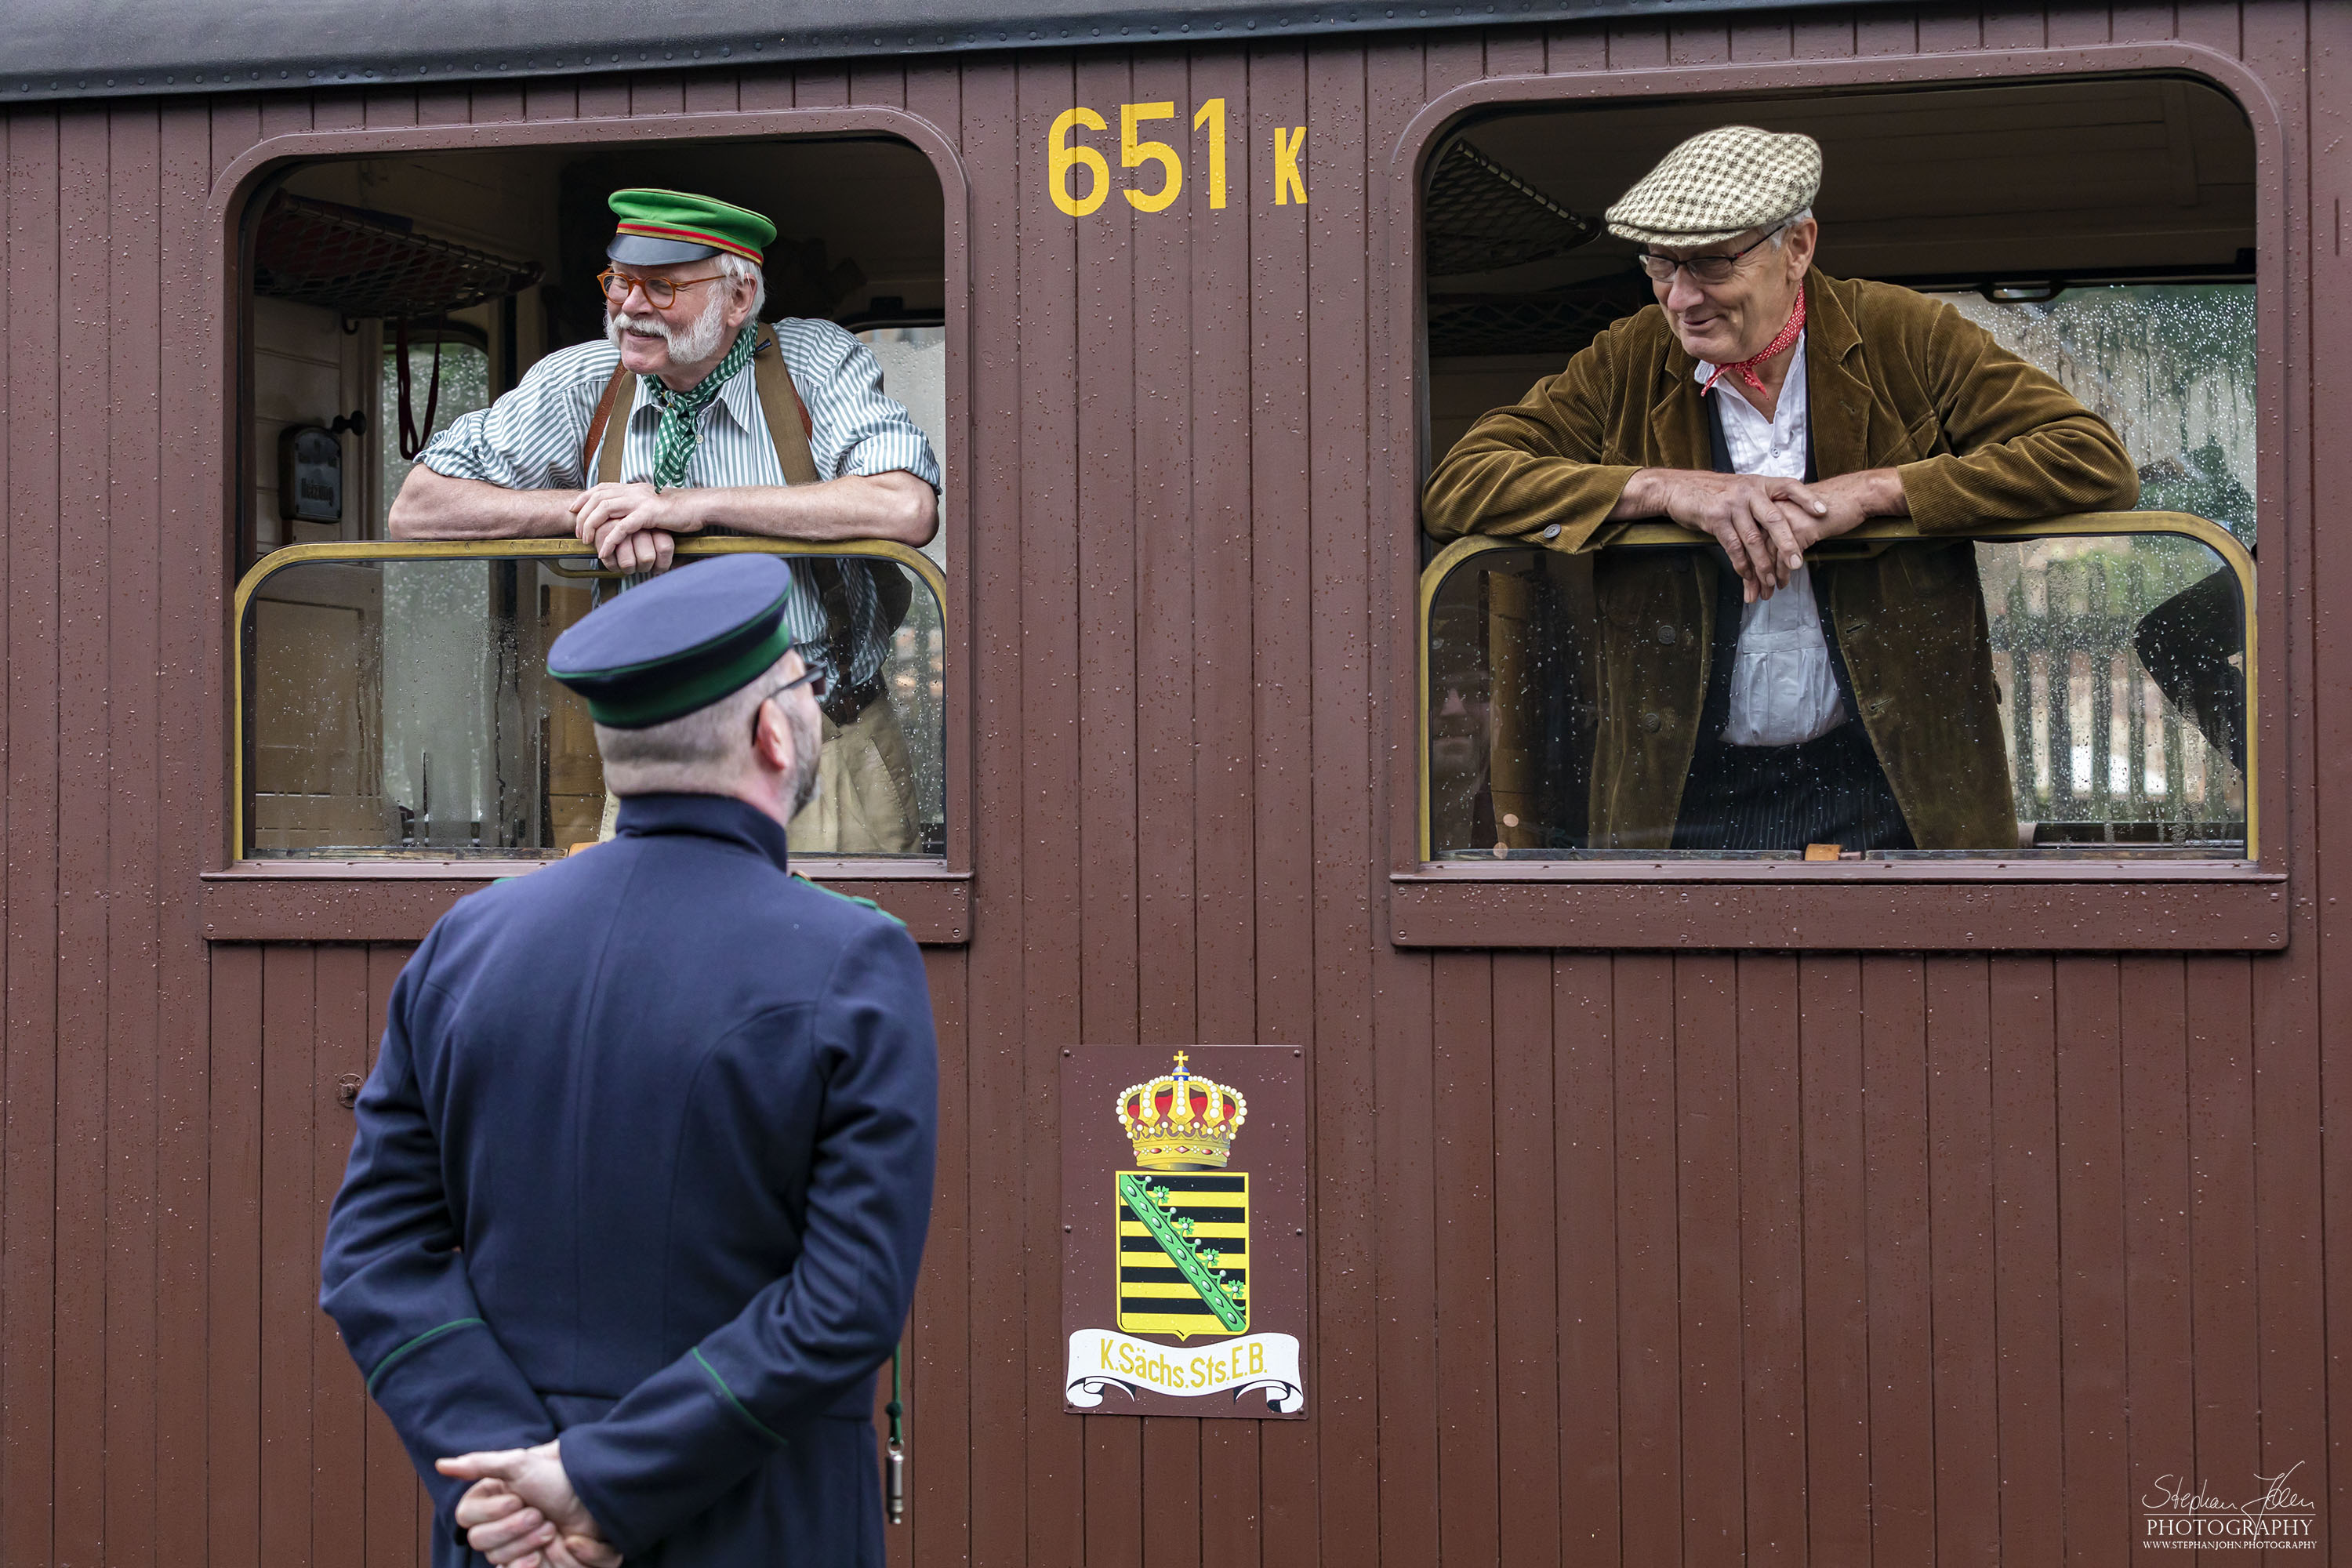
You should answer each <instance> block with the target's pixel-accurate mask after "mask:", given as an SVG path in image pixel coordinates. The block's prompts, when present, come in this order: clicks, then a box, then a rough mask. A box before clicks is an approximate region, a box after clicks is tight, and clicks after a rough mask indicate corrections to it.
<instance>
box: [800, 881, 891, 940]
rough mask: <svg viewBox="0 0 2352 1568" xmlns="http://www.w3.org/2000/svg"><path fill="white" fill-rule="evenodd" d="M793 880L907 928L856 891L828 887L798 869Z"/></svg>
mask: <svg viewBox="0 0 2352 1568" xmlns="http://www.w3.org/2000/svg"><path fill="white" fill-rule="evenodd" d="M793 880H794V881H796V882H798V883H800V884H801V885H802V886H803V887H809V888H814V889H816V890H817V891H818V892H820V893H823V894H824V895H825V896H826V897H827V898H832V899H839V900H841V901H842V902H843V903H845V904H856V906H857V907H858V908H860V909H866V910H873V911H874V912H875V913H876V914H877V915H880V916H881V917H882V918H883V919H884V920H886V921H891V922H893V923H894V924H896V925H897V926H898V929H899V930H900V931H904V930H906V929H907V922H906V921H902V920H900V919H898V916H897V915H894V914H892V913H891V912H890V911H889V910H886V909H884V908H883V907H882V906H881V905H879V904H877V903H876V902H875V901H874V900H871V899H861V898H859V897H858V896H857V895H856V893H845V892H843V891H842V890H841V889H838V888H828V887H826V886H825V885H824V883H823V882H818V881H813V880H811V879H809V878H806V877H803V876H802V875H801V874H800V873H799V872H798V871H795V872H793Z"/></svg>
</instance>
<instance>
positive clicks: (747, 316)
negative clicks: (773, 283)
mask: <svg viewBox="0 0 2352 1568" xmlns="http://www.w3.org/2000/svg"><path fill="white" fill-rule="evenodd" d="M729 281H730V282H731V283H733V284H734V286H735V297H734V298H733V299H732V300H729V301H728V305H727V330H728V331H730V332H732V331H741V330H742V327H743V323H744V322H746V321H750V320H751V298H752V295H753V293H754V291H755V289H754V285H753V284H752V282H751V279H749V278H735V279H729Z"/></svg>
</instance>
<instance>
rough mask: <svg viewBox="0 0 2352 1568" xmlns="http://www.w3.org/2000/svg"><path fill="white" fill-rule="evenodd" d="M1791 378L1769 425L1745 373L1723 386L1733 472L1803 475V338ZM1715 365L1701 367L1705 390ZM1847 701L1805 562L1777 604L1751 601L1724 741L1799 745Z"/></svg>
mask: <svg viewBox="0 0 2352 1568" xmlns="http://www.w3.org/2000/svg"><path fill="white" fill-rule="evenodd" d="M1788 352H1789V379H1788V380H1787V381H1785V382H1783V383H1782V384H1781V385H1780V402H1779V403H1777V404H1776V405H1774V406H1773V410H1772V417H1771V418H1769V419H1767V418H1765V417H1764V416H1763V415H1762V413H1760V412H1759V410H1758V409H1757V407H1756V405H1754V404H1752V403H1750V402H1748V399H1747V398H1745V397H1743V396H1741V395H1740V394H1739V393H1738V391H1737V390H1735V389H1734V387H1733V386H1732V383H1733V382H1734V381H1736V380H1738V375H1737V374H1736V373H1735V374H1732V375H1727V376H1725V377H1724V378H1723V380H1722V381H1721V382H1720V383H1718V384H1717V389H1716V390H1717V392H1718V393H1719V394H1720V395H1719V396H1717V398H1716V400H1715V401H1716V404H1717V407H1719V408H1720V409H1721V411H1722V416H1723V442H1724V445H1725V446H1726V447H1728V448H1729V449H1730V453H1731V468H1732V471H1733V472H1734V473H1739V474H1773V475H1778V476H1779V477H1780V478H1782V479H1803V478H1804V477H1805V447H1806V439H1807V436H1808V434H1809V432H1810V429H1811V426H1810V425H1809V424H1808V422H1807V407H1808V404H1807V401H1806V395H1805V335H1804V334H1803V333H1802V332H1800V333H1798V334H1797V341H1796V342H1794V343H1792V344H1790V347H1789V351H1788ZM1715 372H1716V367H1715V366H1714V365H1711V364H1709V363H1706V361H1705V360H1701V361H1699V363H1698V369H1697V370H1696V372H1695V373H1694V374H1696V377H1697V379H1698V383H1699V384H1700V385H1702V386H1704V385H1706V378H1707V377H1708V376H1711V375H1713V374H1715ZM1845 718H1846V713H1845V700H1844V699H1843V698H1842V697H1841V696H1840V695H1839V694H1838V688H1837V675H1836V673H1835V672H1834V671H1833V670H1832V668H1830V647H1829V643H1828V641H1827V639H1825V638H1824V637H1822V613H1821V608H1820V606H1819V605H1818V604H1816V603H1815V601H1814V599H1813V571H1812V568H1811V567H1810V566H1800V567H1798V568H1797V569H1796V570H1795V571H1794V572H1792V573H1790V574H1789V585H1788V586H1787V587H1785V588H1782V589H1780V591H1778V592H1777V593H1775V594H1774V595H1772V596H1771V597H1770V598H1769V599H1759V600H1757V601H1756V602H1755V603H1754V604H1752V605H1742V606H1741V607H1740V612H1739V646H1738V651H1737V652H1736V653H1735V654H1734V655H1733V656H1732V662H1731V714H1730V717H1729V718H1728V720H1727V721H1726V722H1725V724H1724V726H1723V739H1724V740H1725V741H1726V742H1728V743H1729V744H1731V745H1734V746H1793V745H1795V744H1796V743H1797V742H1800V741H1816V740H1819V739H1820V738H1821V737H1822V736H1823V735H1826V734H1828V733H1829V732H1830V731H1832V730H1834V729H1836V728H1837V727H1838V726H1839V725H1840V724H1843V723H1844V722H1845Z"/></svg>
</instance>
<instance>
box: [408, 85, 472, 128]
mask: <svg viewBox="0 0 2352 1568" xmlns="http://www.w3.org/2000/svg"><path fill="white" fill-rule="evenodd" d="M473 113H474V95H473V94H472V93H471V92H470V91H468V90H467V89H465V88H462V87H436V88H426V89H422V90H420V91H419V92H418V93H417V94H416V123H417V124H419V125H463V124H465V123H466V122H467V121H468V120H471V119H472V118H473Z"/></svg>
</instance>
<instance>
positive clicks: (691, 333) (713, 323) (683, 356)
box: [604, 289, 727, 365]
mask: <svg viewBox="0 0 2352 1568" xmlns="http://www.w3.org/2000/svg"><path fill="white" fill-rule="evenodd" d="M726 330H727V295H726V290H724V289H712V290H711V291H710V302H709V304H707V305H705V306H703V308H702V314H701V315H699V316H697V317H696V318H695V319H694V325H692V326H690V327H688V328H687V329H686V331H683V332H680V331H677V330H676V329H675V328H673V327H672V326H671V325H670V324H669V323H668V322H667V321H663V320H662V319H661V318H660V317H659V316H652V315H647V316H629V315H624V314H622V313H621V312H620V311H618V310H607V311H606V312H605V314H604V335H605V336H606V337H608V338H610V339H612V340H613V346H614V348H619V347H621V346H622V344H621V335H622V334H623V333H624V332H646V333H649V334H651V335H652V336H654V337H657V338H659V339H661V341H662V342H665V343H667V344H668V345H669V361H670V363H672V364H674V365H676V364H695V363H699V362H701V361H703V360H706V359H709V357H710V356H711V355H713V354H715V353H718V352H719V335H720V334H721V333H723V332H724V331H726Z"/></svg>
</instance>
